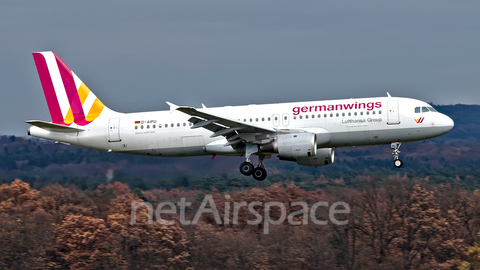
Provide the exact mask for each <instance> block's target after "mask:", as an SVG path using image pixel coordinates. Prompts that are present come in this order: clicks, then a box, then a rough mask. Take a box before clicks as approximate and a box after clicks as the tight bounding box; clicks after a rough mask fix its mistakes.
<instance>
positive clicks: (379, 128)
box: [27, 52, 454, 181]
mask: <svg viewBox="0 0 480 270" xmlns="http://www.w3.org/2000/svg"><path fill="white" fill-rule="evenodd" d="M33 58H34V60H35V64H36V66H37V70H38V74H39V77H40V82H41V84H42V87H43V91H44V94H45V98H46V100H47V104H48V108H49V110H50V115H51V117H52V122H45V121H39V120H32V121H27V123H29V124H31V125H32V126H31V127H30V128H29V129H28V135H31V136H35V137H39V138H43V139H47V140H52V141H56V142H62V143H66V144H73V145H78V146H83V147H89V148H94V149H100V150H105V151H108V152H118V153H126V154H135V155H150V156H159V157H181V156H200V155H214V156H215V155H234V156H245V162H243V163H242V164H241V165H240V172H241V173H242V174H244V175H252V176H253V178H255V179H256V180H260V181H261V180H264V179H265V178H266V177H267V172H266V170H265V167H264V164H263V162H264V160H265V159H267V158H270V157H271V155H272V154H278V157H279V158H280V160H287V161H294V162H297V163H298V164H299V165H304V166H315V167H317V166H326V165H330V164H332V163H333V161H334V149H335V148H338V147H346V146H361V145H378V144H390V146H391V148H392V150H393V157H394V166H395V167H397V168H400V167H402V165H403V162H402V161H401V160H400V159H399V153H400V151H399V150H398V149H399V147H400V145H401V143H403V142H411V141H419V140H424V139H429V138H433V137H436V136H440V135H442V134H445V133H447V132H448V131H450V130H451V129H452V128H453V125H454V123H453V121H452V119H451V118H450V117H448V116H446V115H444V114H441V113H439V112H437V111H436V110H435V109H434V108H433V107H432V106H430V105H429V104H428V103H425V102H423V101H420V100H416V99H411V98H400V97H392V96H390V94H388V93H387V97H376V98H360V99H341V100H329V101H327V100H326V101H308V102H293V103H277V104H266V105H247V106H227V107H218V108H207V107H205V106H204V105H203V104H202V108H193V107H187V106H177V105H174V104H172V103H170V102H167V103H168V105H169V106H170V110H169V111H156V112H139V113H119V112H115V111H112V110H110V109H109V108H107V107H106V106H105V105H104V104H103V103H102V102H101V101H100V100H99V99H98V98H97V97H96V96H95V95H94V94H93V92H92V91H90V89H88V87H87V86H86V85H85V84H84V83H83V82H82V81H81V80H80V79H79V78H78V77H77V76H76V75H75V73H73V72H72V70H71V69H70V68H68V67H67V65H65V64H64V63H63V61H62V60H61V59H60V58H59V57H58V56H57V55H56V54H55V53H53V52H36V53H33ZM252 155H258V160H259V162H258V166H257V167H254V165H253V164H252V161H251V156H252Z"/></svg>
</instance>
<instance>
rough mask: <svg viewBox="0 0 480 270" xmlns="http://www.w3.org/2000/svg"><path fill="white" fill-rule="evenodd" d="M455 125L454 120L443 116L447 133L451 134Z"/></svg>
mask: <svg viewBox="0 0 480 270" xmlns="http://www.w3.org/2000/svg"><path fill="white" fill-rule="evenodd" d="M454 125H455V123H454V122H453V120H452V118H450V117H448V116H446V115H443V126H444V127H445V129H446V130H445V131H446V132H449V131H450V130H452V128H453V126H454Z"/></svg>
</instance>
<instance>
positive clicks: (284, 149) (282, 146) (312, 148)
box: [274, 132, 317, 159]
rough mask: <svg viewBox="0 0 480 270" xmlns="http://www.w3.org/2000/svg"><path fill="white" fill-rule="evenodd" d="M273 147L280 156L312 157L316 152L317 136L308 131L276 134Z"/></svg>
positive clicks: (292, 157) (286, 157) (289, 157)
mask: <svg viewBox="0 0 480 270" xmlns="http://www.w3.org/2000/svg"><path fill="white" fill-rule="evenodd" d="M274 148H275V150H276V152H277V153H278V155H279V156H280V158H285V159H297V158H304V157H313V156H315V154H316V153H317V136H316V135H315V134H314V133H310V132H300V133H290V134H282V135H278V137H277V139H276V141H275V143H274Z"/></svg>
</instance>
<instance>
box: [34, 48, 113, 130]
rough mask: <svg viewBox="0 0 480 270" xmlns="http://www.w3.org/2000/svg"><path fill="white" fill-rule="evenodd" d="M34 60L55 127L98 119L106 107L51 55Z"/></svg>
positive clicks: (45, 54)
mask: <svg viewBox="0 0 480 270" xmlns="http://www.w3.org/2000/svg"><path fill="white" fill-rule="evenodd" d="M33 59H34V60H35V65H36V66H37V71H38V76H39V77H40V82H41V83H42V87H43V92H44V94H45V98H46V100H47V104H48V109H49V110H50V115H51V117H52V122H53V123H54V124H59V125H64V126H69V125H71V124H72V123H75V124H77V125H80V126H85V125H88V124H89V123H90V122H92V121H93V120H95V119H96V118H97V117H98V116H100V114H101V113H102V111H103V110H104V108H105V105H103V103H102V102H101V101H100V100H99V99H98V98H97V97H96V96H95V94H93V92H92V91H90V89H88V87H87V86H86V85H85V84H84V83H83V82H82V81H81V80H80V79H79V78H78V77H77V75H75V73H73V71H72V70H71V69H70V68H69V67H68V66H67V65H65V63H63V61H62V60H61V59H60V58H59V57H58V56H57V55H56V54H55V53H54V52H35V53H33Z"/></svg>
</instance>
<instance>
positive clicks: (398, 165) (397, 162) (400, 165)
mask: <svg viewBox="0 0 480 270" xmlns="http://www.w3.org/2000/svg"><path fill="white" fill-rule="evenodd" d="M393 166H395V167H397V168H401V167H402V166H403V161H401V160H400V159H395V160H394V161H393Z"/></svg>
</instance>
